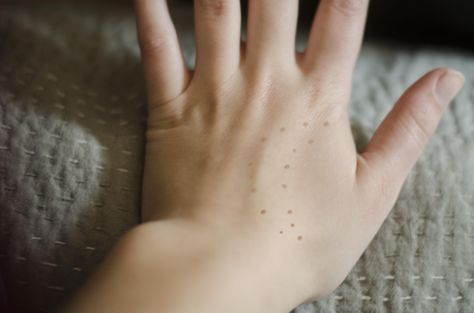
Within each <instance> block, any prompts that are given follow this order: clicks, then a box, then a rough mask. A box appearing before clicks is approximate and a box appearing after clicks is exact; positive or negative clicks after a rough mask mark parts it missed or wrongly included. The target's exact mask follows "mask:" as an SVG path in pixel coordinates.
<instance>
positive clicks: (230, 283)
mask: <svg viewBox="0 0 474 313" xmlns="http://www.w3.org/2000/svg"><path fill="white" fill-rule="evenodd" d="M135 4H136V13H137V21H138V32H139V38H140V44H141V48H142V54H143V62H144V66H145V73H146V79H147V85H148V95H149V122H148V131H147V134H146V136H147V146H146V160H145V169H144V184H143V207H142V218H143V222H144V223H143V224H141V225H139V226H137V227H135V228H134V229H132V230H131V231H129V232H128V233H127V234H125V235H124V236H123V237H122V239H120V240H119V242H118V243H117V245H116V247H115V249H114V250H113V251H112V252H111V253H110V255H109V256H108V257H107V258H106V260H105V261H104V263H103V264H102V266H101V267H100V268H99V269H98V271H97V272H96V273H95V274H94V275H93V276H92V277H91V279H90V280H89V281H88V283H87V284H86V285H85V286H84V288H83V289H82V290H81V291H80V292H79V294H78V295H77V296H76V297H75V299H73V301H72V302H71V303H70V304H69V306H68V307H67V308H66V309H65V310H64V312H71V313H76V312H77V313H79V312H88V313H91V312H102V313H103V312H113V313H121V312H169V313H186V312H195V313H201V312H202V313H213V312H216V313H217V312H227V313H234V312H235V313H237V312H239V313H254V312H255V313H257V312H272V313H285V312H289V311H290V310H292V309H293V308H294V307H296V306H298V305H299V304H301V303H303V302H308V301H311V300H314V299H321V298H323V297H326V296H327V295H329V294H330V293H331V292H332V291H334V289H335V288H336V287H337V286H338V285H339V284H340V283H341V282H342V281H343V280H344V278H345V277H346V276H347V274H348V273H349V271H350V270H351V269H352V267H353V266H354V265H355V263H356V261H357V260H358V259H359V257H360V256H361V254H362V253H363V251H364V250H365V249H366V247H367V246H368V244H369V243H370V241H371V240H372V239H373V237H374V236H375V234H376V232H377V231H378V230H379V228H380V226H381V225H382V223H383V221H384V220H385V218H386V217H387V215H388V213H389V212H390V210H391V209H392V207H393V205H394V203H395V201H396V199H397V197H398V194H399V192H400V189H401V187H402V185H403V182H404V181H405V179H406V177H407V175H408V174H409V172H410V170H411V169H412V167H413V165H414V164H415V162H416V160H417V159H418V158H419V156H420V155H421V153H422V151H423V149H424V147H425V146H426V144H427V143H428V141H429V139H430V138H431V137H432V135H433V134H434V132H435V130H436V127H437V125H438V123H439V121H440V119H441V117H442V114H443V112H445V110H446V108H447V106H448V104H449V103H450V102H451V100H452V99H453V98H454V96H455V95H456V94H457V93H458V92H459V90H460V89H461V87H462V85H463V82H464V78H463V76H462V75H461V74H460V73H458V72H455V71H454V70H451V69H449V68H439V69H435V70H433V71H431V72H429V73H428V74H426V75H425V76H423V77H422V78H421V79H420V80H418V81H417V82H416V83H415V84H414V85H413V86H411V87H410V88H409V89H408V90H407V91H406V92H405V93H404V95H402V96H401V97H400V99H399V100H398V101H397V103H396V104H395V106H394V108H393V110H392V111H391V112H390V113H389V114H388V115H387V117H386V118H385V120H384V121H383V122H382V123H381V125H380V127H379V128H378V130H377V131H376V133H375V134H374V136H373V138H372V139H371V141H370V142H369V144H368V145H367V147H365V148H364V150H363V151H362V152H361V153H358V152H357V151H356V148H355V144H354V140H353V137H352V134H351V130H350V123H349V119H348V102H349V98H350V91H351V80H352V74H353V70H354V66H355V63H356V60H357V57H358V53H359V50H360V46H361V41H362V36H363V30H364V24H365V19H366V14H367V7H368V1H366V0H322V1H321V4H320V6H319V8H318V12H317V15H316V18H315V21H314V23H313V26H312V30H311V33H310V36H309V39H308V43H307V48H306V50H305V51H304V52H303V53H296V52H295V46H294V43H295V34H296V23H297V7H298V1H296V0H251V1H249V16H248V25H247V40H246V41H245V42H241V39H240V31H241V19H240V2H239V1H236V0H196V1H195V21H196V25H195V26H196V27H195V30H196V43H197V60H196V68H195V69H194V71H190V69H188V68H187V67H186V65H185V63H184V61H183V57H182V52H181V48H180V46H179V42H178V39H177V35H176V31H175V29H174V26H173V23H172V20H171V18H170V15H169V11H168V8H167V4H166V2H165V1H164V0H136V1H135Z"/></svg>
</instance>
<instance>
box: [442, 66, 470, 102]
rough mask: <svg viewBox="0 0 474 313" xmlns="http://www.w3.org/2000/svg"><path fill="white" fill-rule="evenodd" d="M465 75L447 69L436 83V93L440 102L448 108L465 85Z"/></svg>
mask: <svg viewBox="0 0 474 313" xmlns="http://www.w3.org/2000/svg"><path fill="white" fill-rule="evenodd" d="M464 81H465V78H464V75H463V74H461V73H460V72H458V71H454V70H447V71H446V72H445V73H444V74H442V75H441V77H440V78H439V79H438V82H437V83H436V95H437V96H438V99H439V103H440V104H441V105H442V107H443V108H446V107H447V106H448V105H449V103H450V102H451V101H452V100H453V99H454V97H455V96H456V95H457V94H458V93H459V91H461V88H462V86H463V85H464Z"/></svg>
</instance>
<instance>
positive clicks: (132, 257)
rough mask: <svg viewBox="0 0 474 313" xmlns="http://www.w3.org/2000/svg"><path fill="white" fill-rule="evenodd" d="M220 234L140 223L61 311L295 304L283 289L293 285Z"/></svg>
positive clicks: (208, 311) (282, 307)
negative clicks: (244, 253) (285, 281)
mask: <svg viewBox="0 0 474 313" xmlns="http://www.w3.org/2000/svg"><path fill="white" fill-rule="evenodd" d="M218 237H219V236H215V234H212V233H210V232H207V231H203V229H202V228H199V229H198V227H197V226H195V225H190V224H187V223H186V225H185V224H177V223H169V222H159V223H153V224H147V225H145V226H140V227H139V228H136V229H134V230H132V231H131V232H129V233H128V234H126V235H125V236H124V237H123V238H122V239H121V240H120V241H119V243H118V244H117V246H116V247H115V248H114V250H113V251H112V253H111V254H110V255H109V256H108V257H107V259H106V261H105V262H104V263H103V264H102V266H101V267H100V268H99V270H98V271H97V273H96V274H95V275H94V276H93V277H92V278H91V279H90V281H89V282H88V283H87V284H86V286H84V288H83V289H82V291H81V292H80V293H79V295H78V296H77V297H76V298H75V299H74V301H73V302H72V303H71V304H70V306H69V307H68V308H67V309H66V310H64V312H65V313H82V312H87V313H94V312H101V313H107V312H113V313H120V312H127V313H128V312H167V313H188V312H194V313H200V312H202V313H213V312H216V313H217V312H226V313H233V312H235V313H253V312H255V313H257V312H267V311H268V312H270V311H271V312H274V313H279V312H281V313H286V312H289V311H290V310H291V309H292V308H293V306H295V305H296V304H295V303H293V302H294V301H295V299H293V297H291V296H289V295H288V294H282V292H283V289H282V288H288V287H289V285H290V284H286V286H285V285H284V284H281V283H280V282H278V279H280V278H279V276H278V275H274V276H273V275H272V273H271V270H268V268H270V269H271V267H272V266H274V265H272V264H268V261H266V260H262V262H261V263H267V264H266V265H264V264H259V263H260V260H259V256H258V255H256V254H254V255H249V254H247V255H243V254H241V253H240V251H248V249H247V247H243V246H240V247H239V246H238V245H233V243H231V242H228V239H227V238H225V236H220V237H221V238H218ZM244 245H245V244H244ZM282 283H284V282H282Z"/></svg>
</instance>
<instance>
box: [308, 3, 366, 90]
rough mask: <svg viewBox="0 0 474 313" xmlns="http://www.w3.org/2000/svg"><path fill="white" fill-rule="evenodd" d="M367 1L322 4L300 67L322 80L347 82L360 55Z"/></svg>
mask: <svg viewBox="0 0 474 313" xmlns="http://www.w3.org/2000/svg"><path fill="white" fill-rule="evenodd" d="M368 2H369V1H368V0H321V2H320V4H319V7H318V11H317V13H316V17H315V20H314V22H313V26H312V29H311V33H310V36H309V40H308V45H307V48H306V53H305V60H304V63H303V66H304V68H305V70H307V71H310V72H311V71H314V70H316V69H317V70H318V73H320V74H321V76H322V77H325V76H327V75H331V77H334V78H335V79H337V80H339V81H340V80H341V79H345V81H346V82H347V81H350V80H351V77H352V75H351V74H352V72H353V69H354V66H355V63H356V60H357V57H358V54H359V50H360V46H361V42H362V37H363V33H364V25H365V20H366V16H367V7H368Z"/></svg>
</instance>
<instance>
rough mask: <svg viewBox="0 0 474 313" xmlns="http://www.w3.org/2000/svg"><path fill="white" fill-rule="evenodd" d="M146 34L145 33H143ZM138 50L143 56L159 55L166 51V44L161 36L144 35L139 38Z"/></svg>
mask: <svg viewBox="0 0 474 313" xmlns="http://www.w3.org/2000/svg"><path fill="white" fill-rule="evenodd" d="M145 33H146V32H145ZM139 44H140V49H141V51H142V54H143V55H144V56H153V55H157V54H161V53H162V52H164V51H165V50H166V49H168V42H167V40H166V38H165V37H164V36H162V35H159V34H157V35H155V36H151V35H145V36H141V37H140V38H139Z"/></svg>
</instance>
